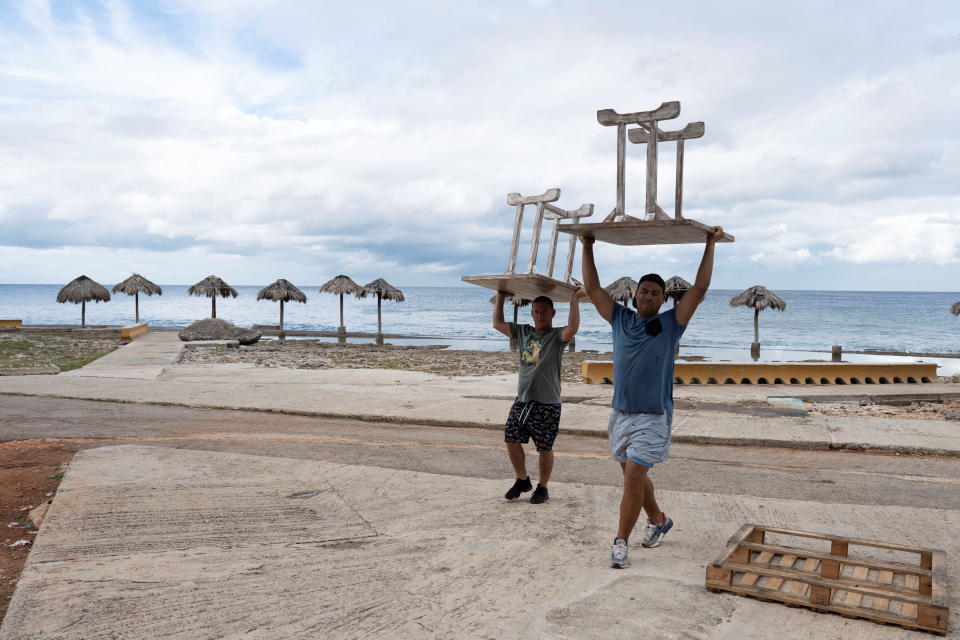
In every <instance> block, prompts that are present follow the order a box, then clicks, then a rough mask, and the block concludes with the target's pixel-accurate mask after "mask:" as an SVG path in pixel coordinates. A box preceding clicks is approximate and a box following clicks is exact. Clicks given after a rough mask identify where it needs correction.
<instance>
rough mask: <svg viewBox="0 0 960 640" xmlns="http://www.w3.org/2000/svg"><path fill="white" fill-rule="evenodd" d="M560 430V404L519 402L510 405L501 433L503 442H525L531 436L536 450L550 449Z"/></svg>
mask: <svg viewBox="0 0 960 640" xmlns="http://www.w3.org/2000/svg"><path fill="white" fill-rule="evenodd" d="M559 430H560V405H559V404H542V403H540V402H520V401H519V400H517V401H516V402H514V403H513V406H512V407H510V415H508V416H507V428H506V429H505V430H504V433H503V441H504V442H522V443H524V444H526V443H527V442H529V441H530V438H531V437H532V438H533V444H535V445H537V451H550V450H551V449H553V441H554V440H556V439H557V432H558V431H559Z"/></svg>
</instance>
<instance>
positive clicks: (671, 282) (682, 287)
mask: <svg viewBox="0 0 960 640" xmlns="http://www.w3.org/2000/svg"><path fill="white" fill-rule="evenodd" d="M664 284H665V285H666V287H665V288H664V290H663V293H664V295H665V296H667V297H668V298H670V299H672V300H673V306H677V303H678V302H680V298H682V297H683V294H685V293H686V292H687V289H689V288H690V287H692V286H693V285H691V284H690V283H689V282H687V281H686V280H684V279H683V278H681V277H680V276H671V277H670V278H668V279H667V281H666V282H665V283H664Z"/></svg>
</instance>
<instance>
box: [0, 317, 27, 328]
mask: <svg viewBox="0 0 960 640" xmlns="http://www.w3.org/2000/svg"><path fill="white" fill-rule="evenodd" d="M22 326H23V320H9V319H0V329H19V328H21V327H22Z"/></svg>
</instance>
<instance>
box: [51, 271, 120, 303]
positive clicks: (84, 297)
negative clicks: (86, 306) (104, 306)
mask: <svg viewBox="0 0 960 640" xmlns="http://www.w3.org/2000/svg"><path fill="white" fill-rule="evenodd" d="M90 300H93V301H94V302H107V301H109V300H110V292H109V291H107V290H106V288H105V287H103V285H100V284H97V283H96V282H94V281H93V280H91V279H90V278H88V277H87V276H80V277H79V278H76V279H74V280H72V281H71V282H70V283H69V284H67V285H66V286H65V287H63V288H62V289H60V292H59V293H58V294H57V302H72V303H73V304H80V303H81V302H89V301H90Z"/></svg>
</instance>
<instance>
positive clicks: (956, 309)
mask: <svg viewBox="0 0 960 640" xmlns="http://www.w3.org/2000/svg"><path fill="white" fill-rule="evenodd" d="M950 313H952V314H953V315H955V316H960V302H954V303H953V306H952V307H950Z"/></svg>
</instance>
